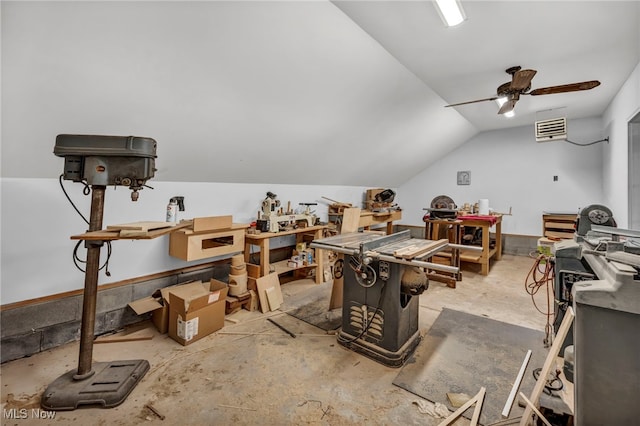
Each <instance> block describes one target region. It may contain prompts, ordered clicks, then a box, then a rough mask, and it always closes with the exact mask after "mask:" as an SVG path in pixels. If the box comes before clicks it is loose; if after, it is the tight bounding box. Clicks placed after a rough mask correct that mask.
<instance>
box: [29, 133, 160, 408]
mask: <svg viewBox="0 0 640 426" xmlns="http://www.w3.org/2000/svg"><path fill="white" fill-rule="evenodd" d="M53 152H54V154H55V155H57V156H59V157H64V160H65V161H64V173H63V178H64V179H66V180H72V181H74V182H85V183H86V184H88V185H91V216H90V221H89V231H99V230H101V229H102V218H103V213H104V194H105V189H106V186H107V185H120V186H127V187H129V188H130V189H131V191H132V193H131V199H132V200H133V201H136V200H137V199H138V191H139V190H141V189H142V188H143V187H144V186H146V185H145V183H146V181H147V180H148V179H151V178H152V177H153V176H154V173H155V170H156V169H155V158H156V141H155V140H153V139H150V138H140V137H134V136H96V135H58V137H57V138H56V144H55V148H54V151H53ZM85 245H86V247H87V264H86V270H85V281H84V294H83V305H82V324H81V329H80V354H79V357H78V368H77V369H74V370H71V371H68V372H67V373H65V374H63V375H62V376H60V377H59V378H57V379H56V380H55V381H53V382H52V383H51V384H50V385H49V386H48V387H47V389H46V390H45V391H44V394H43V395H42V398H41V405H42V407H43V408H44V409H47V410H56V411H62V410H75V409H76V408H78V407H79V406H82V405H98V406H102V407H115V406H117V405H120V404H121V403H122V402H124V400H125V399H126V398H127V396H128V395H129V394H130V393H131V391H132V390H133V388H134V387H135V386H136V385H137V384H138V382H139V381H140V380H141V379H142V377H144V375H145V374H146V373H147V371H148V370H149V362H148V361H146V360H140V359H139V360H126V361H112V362H96V363H93V359H92V358H93V339H94V332H95V315H96V301H97V294H98V272H99V269H100V266H99V265H100V248H101V247H102V246H103V245H104V241H94V240H86V241H85Z"/></svg>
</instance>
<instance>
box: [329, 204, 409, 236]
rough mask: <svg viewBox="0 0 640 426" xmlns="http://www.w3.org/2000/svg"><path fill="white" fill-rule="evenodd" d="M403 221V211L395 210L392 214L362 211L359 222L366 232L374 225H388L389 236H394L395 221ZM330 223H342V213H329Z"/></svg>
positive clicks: (359, 225)
mask: <svg viewBox="0 0 640 426" xmlns="http://www.w3.org/2000/svg"><path fill="white" fill-rule="evenodd" d="M400 219H402V211H401V210H394V211H390V212H372V211H369V210H362V211H361V212H360V220H359V221H358V227H359V228H364V230H365V231H368V230H370V229H371V227H372V226H374V225H382V224H386V227H387V228H386V229H387V235H389V234H393V221H394V220H400ZM329 221H330V222H334V223H335V222H338V221H340V222H341V221H342V213H329Z"/></svg>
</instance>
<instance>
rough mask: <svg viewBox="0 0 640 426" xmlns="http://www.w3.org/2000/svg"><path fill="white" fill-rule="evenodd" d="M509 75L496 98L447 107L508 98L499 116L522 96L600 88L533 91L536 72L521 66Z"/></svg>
mask: <svg viewBox="0 0 640 426" xmlns="http://www.w3.org/2000/svg"><path fill="white" fill-rule="evenodd" d="M505 72H506V73H507V74H510V75H511V81H510V82H508V83H504V84H501V85H500V86H498V89H497V91H496V96H492V97H490V98H484V99H477V100H475V101H467V102H459V103H457V104H451V105H445V107H454V106H458V105H466V104H472V103H476V102H485V101H495V100H496V99H498V98H506V99H507V101H506V102H505V103H504V104H502V106H501V107H500V110H499V111H498V114H506V113H507V112H510V111H513V108H514V107H515V105H516V102H518V100H519V99H520V95H531V96H538V95H553V94H555V93H566V92H577V91H580V90H589V89H593V88H594V87H598V86H599V85H600V82H599V81H598V80H591V81H583V82H581V83H571V84H562V85H560V86H549V87H542V88H540V89H535V90H531V91H529V90H530V89H531V80H532V79H533V76H535V75H536V73H537V71H536V70H523V69H522V67H520V66H515V67H511V68H507V69H506V70H505Z"/></svg>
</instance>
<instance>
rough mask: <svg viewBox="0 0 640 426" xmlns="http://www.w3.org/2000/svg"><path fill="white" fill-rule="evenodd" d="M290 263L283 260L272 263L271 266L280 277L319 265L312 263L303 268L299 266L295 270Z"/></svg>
mask: <svg viewBox="0 0 640 426" xmlns="http://www.w3.org/2000/svg"><path fill="white" fill-rule="evenodd" d="M288 262H289V261H288V260H281V261H279V262H274V263H271V266H273V267H274V268H275V272H276V273H277V274H278V275H281V274H286V273H287V272H291V271H297V270H300V269H306V268H316V267H317V266H318V264H317V263H312V264H310V265H303V266H297V267H295V268H292V267H290V266H288V265H287V263H288Z"/></svg>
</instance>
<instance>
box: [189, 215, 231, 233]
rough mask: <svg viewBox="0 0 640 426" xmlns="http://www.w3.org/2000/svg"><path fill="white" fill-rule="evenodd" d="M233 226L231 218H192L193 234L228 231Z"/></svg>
mask: <svg viewBox="0 0 640 426" xmlns="http://www.w3.org/2000/svg"><path fill="white" fill-rule="evenodd" d="M232 224H233V216H231V215H227V216H209V217H194V218H193V232H205V231H212V230H217V229H228V228H231V225H232Z"/></svg>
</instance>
